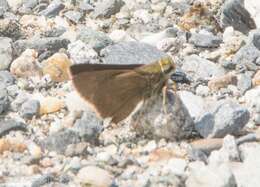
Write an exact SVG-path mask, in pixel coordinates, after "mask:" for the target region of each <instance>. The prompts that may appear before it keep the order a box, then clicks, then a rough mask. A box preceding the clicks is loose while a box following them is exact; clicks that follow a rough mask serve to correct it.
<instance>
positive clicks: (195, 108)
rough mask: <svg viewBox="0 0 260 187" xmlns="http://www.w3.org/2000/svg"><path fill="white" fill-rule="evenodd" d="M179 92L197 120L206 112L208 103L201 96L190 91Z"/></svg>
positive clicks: (190, 112)
mask: <svg viewBox="0 0 260 187" xmlns="http://www.w3.org/2000/svg"><path fill="white" fill-rule="evenodd" d="M178 94H179V96H180V98H181V100H182V102H183V104H184V105H185V106H186V108H187V109H188V111H189V114H190V115H191V117H192V118H194V119H195V120H196V119H198V118H199V117H200V116H201V115H202V114H204V112H205V110H206V104H205V101H204V100H203V98H202V97H201V96H197V95H194V94H193V93H192V92H189V91H179V92H178Z"/></svg>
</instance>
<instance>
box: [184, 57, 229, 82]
mask: <svg viewBox="0 0 260 187" xmlns="http://www.w3.org/2000/svg"><path fill="white" fill-rule="evenodd" d="M182 70H183V71H185V72H188V74H189V75H190V76H191V77H193V79H194V80H196V79H209V78H211V77H218V76H221V75H224V74H225V70H224V69H223V68H222V67H221V66H219V65H217V64H215V63H213V62H211V61H209V60H206V59H203V58H201V57H199V56H198V55H190V56H187V57H185V59H184V62H183V65H182Z"/></svg>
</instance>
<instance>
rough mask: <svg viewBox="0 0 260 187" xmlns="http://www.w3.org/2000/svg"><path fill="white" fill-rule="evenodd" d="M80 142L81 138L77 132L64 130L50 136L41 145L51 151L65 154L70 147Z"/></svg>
mask: <svg viewBox="0 0 260 187" xmlns="http://www.w3.org/2000/svg"><path fill="white" fill-rule="evenodd" d="M79 142H80V137H79V135H78V133H77V132H75V131H73V130H70V129H64V130H62V131H59V132H57V133H54V134H51V135H50V136H48V137H47V138H46V139H45V140H44V141H43V142H41V145H42V147H43V148H45V149H48V150H49V151H55V152H57V153H64V152H65V151H66V149H67V146H68V145H70V144H76V143H79Z"/></svg>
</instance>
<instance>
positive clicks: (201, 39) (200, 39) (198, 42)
mask: <svg viewBox="0 0 260 187" xmlns="http://www.w3.org/2000/svg"><path fill="white" fill-rule="evenodd" d="M189 42H190V43H192V44H194V45H195V46H196V47H205V48H211V47H219V45H220V43H221V42H222V39H221V38H220V37H218V36H214V35H213V34H211V33H210V34H200V33H192V35H191V37H190V39H189Z"/></svg>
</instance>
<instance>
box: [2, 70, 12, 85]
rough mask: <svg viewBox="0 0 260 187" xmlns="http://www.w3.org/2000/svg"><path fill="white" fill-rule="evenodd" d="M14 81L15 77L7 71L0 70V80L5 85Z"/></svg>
mask: <svg viewBox="0 0 260 187" xmlns="http://www.w3.org/2000/svg"><path fill="white" fill-rule="evenodd" d="M14 81H15V78H14V76H13V75H12V74H11V73H10V72H9V71H0V82H1V83H3V84H4V85H5V86H10V85H13V84H14Z"/></svg>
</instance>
